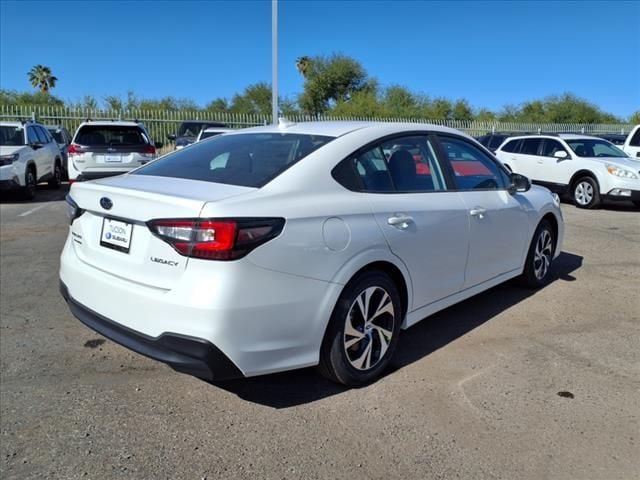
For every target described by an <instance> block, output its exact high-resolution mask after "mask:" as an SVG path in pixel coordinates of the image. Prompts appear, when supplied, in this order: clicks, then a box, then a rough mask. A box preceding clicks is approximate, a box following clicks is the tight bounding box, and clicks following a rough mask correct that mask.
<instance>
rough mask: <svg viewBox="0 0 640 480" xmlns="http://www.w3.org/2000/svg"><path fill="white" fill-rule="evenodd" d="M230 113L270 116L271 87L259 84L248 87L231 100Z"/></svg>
mask: <svg viewBox="0 0 640 480" xmlns="http://www.w3.org/2000/svg"><path fill="white" fill-rule="evenodd" d="M229 111H230V112H231V113H237V114H244V115H264V116H270V115H271V85H269V84H268V83H266V82H259V83H255V84H253V85H249V86H248V87H246V88H245V89H244V91H243V92H242V93H241V94H236V95H234V96H233V98H232V99H231V106H230V107H229Z"/></svg>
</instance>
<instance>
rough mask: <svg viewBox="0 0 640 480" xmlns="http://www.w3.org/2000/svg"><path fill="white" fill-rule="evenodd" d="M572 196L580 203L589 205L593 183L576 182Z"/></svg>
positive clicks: (591, 198)
mask: <svg viewBox="0 0 640 480" xmlns="http://www.w3.org/2000/svg"><path fill="white" fill-rule="evenodd" d="M573 196H574V198H575V199H576V202H578V203H579V204H580V205H583V206H584V205H589V203H591V201H592V200H593V185H591V184H590V183H589V182H586V181H583V182H580V183H578V185H576V189H575V193H574V195H573Z"/></svg>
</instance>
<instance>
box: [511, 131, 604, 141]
mask: <svg viewBox="0 0 640 480" xmlns="http://www.w3.org/2000/svg"><path fill="white" fill-rule="evenodd" d="M522 138H561V139H563V140H593V139H596V140H602V138H600V137H596V136H593V135H580V134H578V133H535V134H530V135H514V136H513V137H511V138H509V140H520V139H522Z"/></svg>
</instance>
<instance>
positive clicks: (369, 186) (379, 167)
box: [353, 147, 393, 192]
mask: <svg viewBox="0 0 640 480" xmlns="http://www.w3.org/2000/svg"><path fill="white" fill-rule="evenodd" d="M353 167H354V169H355V171H356V173H357V174H358V176H359V177H360V182H361V184H362V187H363V190H364V191H365V192H392V191H393V183H392V181H391V175H390V173H389V169H388V166H387V161H386V159H385V156H384V153H383V151H382V149H381V148H380V147H375V148H372V149H371V150H367V151H366V152H364V153H361V154H359V155H358V156H357V157H354V158H353Z"/></svg>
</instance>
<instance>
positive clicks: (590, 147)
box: [565, 138, 628, 158]
mask: <svg viewBox="0 0 640 480" xmlns="http://www.w3.org/2000/svg"><path fill="white" fill-rule="evenodd" d="M565 141H566V142H567V145H569V147H570V148H571V150H573V152H574V153H575V154H576V155H577V156H579V157H616V158H626V157H627V156H628V155H627V154H626V153H624V152H623V151H622V150H620V149H619V148H618V147H616V146H615V145H613V144H611V143H609V142H607V141H606V140H598V139H596V138H593V139H592V138H579V139H577V140H565Z"/></svg>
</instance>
